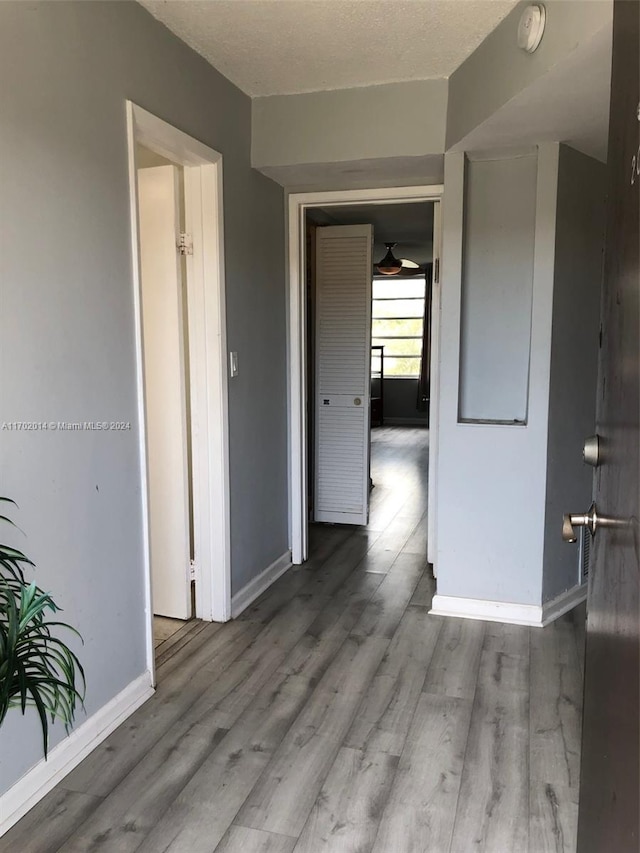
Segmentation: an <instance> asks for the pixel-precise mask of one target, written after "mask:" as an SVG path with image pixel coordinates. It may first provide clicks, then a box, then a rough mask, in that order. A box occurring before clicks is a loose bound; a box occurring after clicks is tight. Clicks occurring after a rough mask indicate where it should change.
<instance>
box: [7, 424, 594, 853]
mask: <svg viewBox="0 0 640 853" xmlns="http://www.w3.org/2000/svg"><path fill="white" fill-rule="evenodd" d="M427 442H428V431H427V430H421V429H415V430H414V429H404V428H386V429H380V430H376V431H374V433H373V441H372V448H373V463H372V478H373V481H374V484H375V486H374V489H373V492H372V498H371V507H372V509H371V523H370V525H369V527H368V528H355V527H348V528H339V527H331V526H315V527H313V528H312V530H311V543H312V548H311V558H310V559H309V561H308V562H307V563H306V564H305V565H304V566H302V567H299V568H295V569H292V570H290V571H289V572H288V573H287V574H286V575H284V576H283V577H282V578H281V579H280V580H279V581H278V582H277V583H276V584H275V585H274V586H273V587H272V588H271V589H270V590H269V591H268V592H267V593H266V594H265V595H264V596H262V597H261V598H260V599H259V600H258V601H257V602H255V603H254V604H253V605H252V606H251V607H250V608H249V609H248V610H247V611H245V613H243V614H242V616H241V617H240V618H239V619H237V620H235V621H232V622H229V623H227V624H224V625H221V624H206V623H195V624H193V625H192V628H190V630H189V633H188V634H186V635H185V637H184V639H185V640H188V642H182V641H176V642H174V643H170V644H165V646H166V647H165V649H163V652H162V654H161V655H160V657H159V666H158V690H157V692H156V694H155V696H154V697H153V698H152V699H150V700H149V701H148V702H147V703H146V704H145V705H144V706H143V707H142V708H140V710H139V711H137V712H136V714H134V716H132V717H131V718H130V719H129V720H127V722H126V723H125V724H124V725H122V726H121V727H120V728H119V729H118V730H117V731H116V732H114V733H113V734H112V735H111V736H110V737H109V738H108V739H107V740H106V741H105V742H104V743H103V744H102V745H101V746H100V747H98V748H97V749H96V750H95V751H94V752H93V753H92V754H91V755H90V756H89V757H88V758H87V759H86V760H85V761H84V762H83V763H82V764H81V765H80V766H79V767H77V768H76V769H75V770H74V771H73V772H72V773H71V774H70V775H69V776H67V777H66V778H65V779H64V780H63V782H62V783H61V784H60V785H58V787H57V788H55V789H54V790H53V791H52V792H51V793H50V794H49V795H48V796H47V797H46V798H45V799H44V800H43V801H42V802H41V803H40V804H39V805H38V806H36V807H35V808H34V809H33V810H32V812H31V813H30V814H29V815H27V817H25V818H24V819H23V820H22V821H21V822H20V823H19V824H18V825H17V826H16V827H14V828H13V830H11V831H10V832H9V833H8V834H7V835H6V836H5V837H4V838H3V839H2V840H1V841H0V851H7V853H8V851H20V853H54V851H61V852H62V851H64V853H80V851H82V852H83V853H89V851H91V853H133V851H140V853H164V851H171V853H213V851H214V850H215V851H216V853H222V851H224V853H239V851H242V853H258V852H259V851H261V852H262V853H322V851H327V853H347V851H353V853H355V851H358V853H423V852H424V853H427V851H428V853H448V851H450V853H469V851H471V850H481V851H486V853H516V851H517V853H527V851H529V853H571V851H574V850H575V831H576V820H577V786H578V779H579V750H580V712H581V709H580V705H581V698H582V683H581V668H580V667H581V664H580V660H581V655H580V654H579V643H580V634H579V632H578V631H577V630H576V626H575V625H574V623H573V621H572V619H571V617H570V616H567V617H563V618H561V619H560V620H558V621H557V622H555V623H554V624H552V625H550V626H549V627H547V628H545V629H543V630H541V629H529V628H525V627H517V626H505V625H500V624H494V623H488V622H473V621H468V620H458V619H444V618H441V617H435V616H430V615H429V612H428V611H429V604H430V601H431V596H432V594H433V589H434V581H433V579H432V578H431V577H430V574H429V571H428V569H427V567H426V559H425V548H426V515H425V513H426V480H425V476H424V473H425V468H426V460H427V452H428V449H427ZM392 470H395V472H396V475H397V474H400V476H399V477H398V476H396V482H395V484H394V482H393V477H392V474H391V472H392ZM176 637H177V635H176Z"/></svg>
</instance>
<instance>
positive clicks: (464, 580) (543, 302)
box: [432, 143, 559, 606]
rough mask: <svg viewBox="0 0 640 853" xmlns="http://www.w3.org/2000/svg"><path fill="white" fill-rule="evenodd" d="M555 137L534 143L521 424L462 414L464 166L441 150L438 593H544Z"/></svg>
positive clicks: (536, 600)
mask: <svg viewBox="0 0 640 853" xmlns="http://www.w3.org/2000/svg"><path fill="white" fill-rule="evenodd" d="M558 148H559V146H558V144H557V143H543V144H541V145H540V146H539V148H538V168H537V186H536V217H535V231H534V237H535V253H534V270H533V311H532V323H531V359H530V364H529V405H528V418H527V423H526V425H524V426H518V425H514V424H512V425H500V424H482V423H460V421H459V408H458V400H459V395H458V380H459V368H460V358H459V355H460V331H461V318H460V314H461V310H460V309H461V301H462V300H461V295H462V294H461V291H462V286H461V285H462V261H463V250H464V246H463V242H464V241H463V217H464V198H465V168H464V159H465V158H464V155H463V154H462V153H449V154H446V155H445V186H446V204H445V205H444V206H443V208H444V209H443V235H442V238H443V249H442V295H441V322H440V403H439V411H438V415H437V417H438V430H437V442H438V448H437V459H436V461H435V465H434V466H433V467H432V470H435V475H436V477H437V484H438V486H437V487H438V500H437V506H436V543H435V548H436V553H435V562H436V566H437V571H438V593H439V594H440V595H448V596H459V597H462V598H479V599H484V600H487V601H499V602H509V603H515V604H529V605H534V606H539V605H540V603H541V600H542V564H543V546H544V520H545V494H546V460H547V416H548V402H549V370H550V354H551V324H552V316H551V315H552V307H553V284H554V247H555V218H556V191H557V174H558V169H557V167H558Z"/></svg>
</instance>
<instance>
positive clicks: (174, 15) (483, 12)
mask: <svg viewBox="0 0 640 853" xmlns="http://www.w3.org/2000/svg"><path fill="white" fill-rule="evenodd" d="M139 2H141V3H142V5H143V6H145V7H146V8H147V9H148V10H149V11H150V12H151V14H152V15H153V16H154V17H156V18H158V20H160V21H162V22H163V23H164V24H165V25H166V26H167V27H168V28H169V29H170V30H172V31H173V32H174V33H175V34H176V35H177V36H178V37H179V38H181V39H182V40H183V41H185V42H186V43H187V44H188V45H190V46H191V47H192V48H194V50H196V51H197V52H198V53H200V54H201V55H202V56H203V57H204V58H205V59H207V60H208V61H209V62H210V63H211V64H212V65H214V66H215V67H216V68H217V69H218V70H219V71H220V72H222V74H224V75H225V77H227V78H228V79H229V80H231V81H232V82H233V83H235V84H236V85H237V86H238V87H239V88H240V89H242V90H243V91H244V92H246V93H247V94H248V95H251V96H252V97H255V96H259V95H281V94H293V93H299V92H315V91H322V90H328V89H344V88H349V87H352V86H371V85H375V84H381V83H392V82H403V81H405V80H427V79H430V78H437V77H448V76H449V75H450V74H451V73H452V72H453V71H454V70H455V69H456V68H457V67H458V66H459V65H460V64H461V63H462V62H463V61H464V60H465V59H466V58H467V56H469V54H471V53H472V52H473V51H474V50H475V48H476V47H477V46H478V45H479V44H480V42H482V41H483V39H484V38H485V37H486V36H487V35H488V34H489V33H490V32H491V31H492V30H493V29H495V27H496V26H497V25H498V23H499V22H500V21H501V20H502V19H503V18H504V17H505V16H506V15H507V14H508V12H509V11H510V10H511V9H512V8H513V6H514V5H516V2H517V0H139Z"/></svg>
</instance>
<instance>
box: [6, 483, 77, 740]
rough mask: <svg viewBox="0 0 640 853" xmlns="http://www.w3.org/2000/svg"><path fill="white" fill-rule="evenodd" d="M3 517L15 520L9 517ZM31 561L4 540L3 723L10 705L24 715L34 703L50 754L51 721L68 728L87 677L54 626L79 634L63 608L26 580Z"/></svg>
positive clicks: (7, 499)
mask: <svg viewBox="0 0 640 853" xmlns="http://www.w3.org/2000/svg"><path fill="white" fill-rule="evenodd" d="M0 501H5V502H8V503H14V502H13V501H11V500H10V499H9V498H0ZM0 520H2V521H5V522H8V523H9V524H13V522H12V521H11V519H9V518H7V517H6V516H0ZM26 566H33V563H32V562H31V560H29V558H28V557H26V556H25V555H24V554H23V553H22V552H21V551H17V550H16V549H15V548H10V547H9V546H8V545H0V725H1V724H2V722H3V720H4V718H5V717H6V715H7V712H8V711H9V709H10V708H20V709H21V711H22V713H23V714H24V713H25V711H26V709H27V708H28V707H35V708H36V710H37V712H38V715H39V717H40V724H41V727H42V738H43V746H44V754H45V756H46V755H47V752H48V747H49V722H51V723H53V722H54V721H55V720H56V719H60V720H62V721H63V722H64V725H65V728H66V729H67V731H68V730H69V728H70V726H71V725H72V723H73V720H74V718H75V713H76V709H77V706H78V704H80V705H82V703H83V700H84V691H85V677H84V670H83V669H82V665H81V664H80V661H79V660H78V658H77V656H76V655H75V654H74V652H72V651H71V649H70V648H69V647H68V646H67V645H66V644H65V643H64V642H63V641H62V640H60V639H59V638H58V637H57V636H55V635H54V634H53V633H52V631H51V629H52V628H54V629H63V630H67V631H71V632H73V633H74V634H76V635H77V636H78V637H80V634H78V632H77V631H76V630H75V629H74V628H72V627H71V626H70V625H67V624H66V623H65V622H60V621H56V620H51V618H50V617H51V615H52V614H55V613H57V612H58V610H59V608H58V606H57V605H56V603H55V601H54V600H53V598H52V597H51V595H50V594H49V593H46V592H44V591H43V590H41V589H40V588H39V587H37V586H36V584H35V583H29V582H28V581H27V580H26V579H25V575H24V569H25V567H26ZM80 639H81V640H82V637H80Z"/></svg>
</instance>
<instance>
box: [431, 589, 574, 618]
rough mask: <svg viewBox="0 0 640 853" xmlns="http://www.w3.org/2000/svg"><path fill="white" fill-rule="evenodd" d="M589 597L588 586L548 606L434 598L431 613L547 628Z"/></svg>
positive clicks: (562, 594)
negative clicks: (546, 626)
mask: <svg viewBox="0 0 640 853" xmlns="http://www.w3.org/2000/svg"><path fill="white" fill-rule="evenodd" d="M586 597H587V587H586V584H583V585H582V586H575V587H572V589H569V590H567V591H566V592H563V593H561V594H560V595H558V596H557V597H556V598H553V599H551V601H547V602H545V604H513V603H509V602H505V601H485V600H484V599H480V598H457V597H456V596H453V595H434V596H433V602H432V604H431V610H430V611H429V612H430V613H433V614H434V615H436V616H455V617H457V618H458V619H479V620H481V621H483V622H504V623H506V624H508V625H529V626H531V627H532V628H544V626H545V625H548V624H549V623H550V622H553V621H554V619H557V618H558V617H559V616H562V614H563V613H567V612H568V611H569V610H571V609H573V608H574V607H575V606H576V605H577V604H580V602H581V601H584V600H585V598H586Z"/></svg>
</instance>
